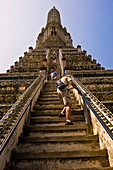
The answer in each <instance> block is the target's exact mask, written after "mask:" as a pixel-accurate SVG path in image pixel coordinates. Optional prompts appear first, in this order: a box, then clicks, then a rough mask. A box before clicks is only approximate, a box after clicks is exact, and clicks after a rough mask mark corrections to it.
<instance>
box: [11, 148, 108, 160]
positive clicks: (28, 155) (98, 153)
mask: <svg viewBox="0 0 113 170" xmlns="http://www.w3.org/2000/svg"><path fill="white" fill-rule="evenodd" d="M13 156H14V159H18V160H29V159H59V158H61V159H67V158H75V159H76V158H95V157H96V158H99V157H101V158H104V157H105V158H106V157H107V152H106V150H100V149H99V150H93V152H92V151H88V150H83V151H82V150H73V151H61V152H60V151H59V152H58V151H53V152H43V153H42V152H38V151H37V150H35V152H34V153H33V152H32V151H22V152H19V151H16V152H14V155H13Z"/></svg>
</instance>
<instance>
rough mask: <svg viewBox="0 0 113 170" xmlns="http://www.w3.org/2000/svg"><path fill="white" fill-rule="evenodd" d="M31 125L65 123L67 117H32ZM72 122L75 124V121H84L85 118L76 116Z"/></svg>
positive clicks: (72, 117) (72, 118)
mask: <svg viewBox="0 0 113 170" xmlns="http://www.w3.org/2000/svg"><path fill="white" fill-rule="evenodd" d="M30 120H31V123H59V122H65V117H62V118H61V117H55V118H54V117H53V116H44V117H41V116H40V117H39V116H37V117H36V116H35V117H31V119H30ZM71 120H72V121H73V122H75V121H84V120H85V118H84V116H82V115H74V116H71Z"/></svg>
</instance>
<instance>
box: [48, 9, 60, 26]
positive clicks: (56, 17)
mask: <svg viewBox="0 0 113 170" xmlns="http://www.w3.org/2000/svg"><path fill="white" fill-rule="evenodd" d="M53 21H56V22H57V23H58V24H60V25H61V19H60V13H59V11H58V10H57V9H56V8H55V6H53V8H52V9H51V10H50V11H49V12H48V16H47V25H48V24H49V23H51V22H53Z"/></svg>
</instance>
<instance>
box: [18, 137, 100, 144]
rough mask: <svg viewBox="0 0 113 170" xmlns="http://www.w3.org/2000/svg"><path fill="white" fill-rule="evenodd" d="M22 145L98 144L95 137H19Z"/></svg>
mask: <svg viewBox="0 0 113 170" xmlns="http://www.w3.org/2000/svg"><path fill="white" fill-rule="evenodd" d="M19 141H20V142H22V143H40V144H43V143H46V144H47V143H50V144H51V143H54V144H55V143H58V144H59V143H62V144H64V143H68V144H70V143H74V144H76V143H79V144H80V143H81V144H84V143H88V145H89V143H93V142H94V143H97V142H98V136H97V135H83V136H82V135H80V136H79V135H78V136H69V137H68V136H54V137H42V138H41V137H20V139H19Z"/></svg>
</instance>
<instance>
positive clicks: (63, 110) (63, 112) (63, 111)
mask: <svg viewBox="0 0 113 170" xmlns="http://www.w3.org/2000/svg"><path fill="white" fill-rule="evenodd" d="M65 110H66V107H65V106H64V108H63V109H62V111H61V114H65Z"/></svg>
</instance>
